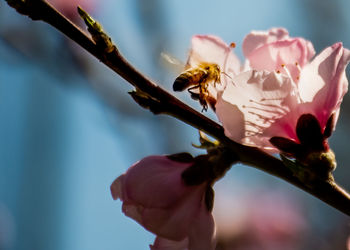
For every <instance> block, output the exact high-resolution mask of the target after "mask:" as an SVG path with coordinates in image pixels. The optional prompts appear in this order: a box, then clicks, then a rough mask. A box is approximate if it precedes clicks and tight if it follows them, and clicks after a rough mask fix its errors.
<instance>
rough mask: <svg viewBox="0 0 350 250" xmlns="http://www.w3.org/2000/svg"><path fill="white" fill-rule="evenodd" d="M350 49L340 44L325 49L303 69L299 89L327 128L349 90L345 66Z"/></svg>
mask: <svg viewBox="0 0 350 250" xmlns="http://www.w3.org/2000/svg"><path fill="white" fill-rule="evenodd" d="M349 61H350V51H349V50H348V49H345V48H343V46H342V44H341V43H336V44H334V45H333V46H331V47H328V48H326V49H325V50H323V51H322V52H321V53H320V54H319V55H318V56H317V57H316V58H315V59H314V60H313V61H312V62H311V64H310V65H308V66H307V67H305V69H304V70H303V71H302V74H301V78H300V82H299V92H300V95H301V98H302V100H303V101H304V102H312V105H311V109H312V110H313V113H314V115H316V117H317V119H318V120H319V122H320V124H321V127H322V128H324V126H325V124H326V122H327V120H328V118H329V116H330V115H331V114H332V113H333V112H338V110H339V108H340V104H341V102H342V99H343V96H344V95H345V93H346V92H347V90H348V80H347V78H346V75H345V69H346V66H347V64H348V63H349Z"/></svg>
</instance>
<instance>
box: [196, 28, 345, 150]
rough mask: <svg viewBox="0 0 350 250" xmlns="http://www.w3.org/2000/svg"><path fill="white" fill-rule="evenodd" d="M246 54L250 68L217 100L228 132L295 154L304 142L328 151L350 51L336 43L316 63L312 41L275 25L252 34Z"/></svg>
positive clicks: (242, 140)
mask: <svg viewBox="0 0 350 250" xmlns="http://www.w3.org/2000/svg"><path fill="white" fill-rule="evenodd" d="M243 52H244V54H245V56H246V57H247V61H246V63H245V67H244V70H242V71H241V72H240V73H238V74H236V75H235V76H233V77H232V79H230V80H228V83H227V85H226V87H225V89H224V90H223V91H221V92H220V93H219V95H218V100H217V104H216V114H217V116H218V118H219V119H220V121H221V122H222V124H223V127H224V130H225V134H226V136H228V137H229V138H230V139H232V140H234V141H237V142H240V143H243V144H245V145H249V146H257V147H260V148H262V149H264V150H266V151H269V152H271V153H274V152H278V151H279V150H281V151H286V152H287V153H291V154H293V153H295V152H293V151H296V150H298V151H299V152H300V151H302V150H301V148H300V147H299V145H302V146H303V149H305V148H306V149H307V150H309V151H317V150H319V151H327V150H328V144H327V140H326V139H327V138H328V137H329V136H330V135H331V132H332V130H333V129H334V127H335V123H336V121H337V118H338V115H339V108H340V104H341V101H342V99H343V96H344V94H345V93H346V92H347V87H348V81H347V79H346V76H345V68H346V66H347V64H348V62H349V61H350V51H349V50H348V49H345V48H343V46H342V44H341V43H336V44H334V45H332V46H330V47H328V48H326V49H325V50H323V51H322V52H321V53H320V54H319V55H317V56H316V57H315V58H314V59H313V60H312V61H311V62H310V61H309V60H310V59H311V57H312V56H313V55H314V49H313V47H312V44H311V43H310V42H309V41H306V40H304V39H302V38H290V37H289V36H288V33H287V31H286V30H284V29H271V30H270V31H269V32H252V33H251V34H249V35H248V36H247V37H246V38H245V40H244V42H243ZM203 53H206V52H205V51H203ZM227 67H229V65H228V66H227ZM310 131H311V134H310V133H309V132H310ZM312 131H313V132H312ZM272 137H274V139H273V140H272V141H271V138H272ZM281 138H282V139H281ZM271 142H272V143H271ZM289 151H290V152H289Z"/></svg>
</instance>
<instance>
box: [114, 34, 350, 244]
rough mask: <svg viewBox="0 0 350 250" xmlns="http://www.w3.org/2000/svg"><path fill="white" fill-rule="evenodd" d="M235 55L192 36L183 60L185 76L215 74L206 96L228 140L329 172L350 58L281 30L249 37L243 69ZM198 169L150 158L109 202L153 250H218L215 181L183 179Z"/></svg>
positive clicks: (117, 185)
mask: <svg viewBox="0 0 350 250" xmlns="http://www.w3.org/2000/svg"><path fill="white" fill-rule="evenodd" d="M232 48H233V46H232V44H226V43H225V42H224V41H223V40H221V39H220V38H219V37H216V36H212V35H197V36H194V37H193V38H192V46H191V50H190V53H189V58H188V60H187V67H188V68H196V67H198V65H199V64H200V63H203V62H207V63H215V64H217V65H218V66H219V68H220V71H221V72H222V74H221V77H220V82H219V83H215V82H214V83H210V84H209V85H208V86H207V91H208V95H209V96H210V97H211V98H210V100H214V107H213V108H214V110H215V113H216V115H217V117H218V119H219V121H220V122H221V123H222V126H223V128H224V131H225V135H226V136H227V137H228V138H230V139H232V140H234V141H236V142H239V143H241V144H244V145H248V146H254V147H258V148H260V149H262V150H264V151H266V152H268V153H271V154H273V153H282V154H284V155H286V156H288V157H292V158H295V159H297V160H298V161H300V162H301V163H302V164H305V165H310V166H316V165H317V166H320V168H321V169H323V171H326V172H327V171H333V170H334V168H335V164H336V163H335V157H334V154H333V152H332V151H331V150H330V148H329V145H328V141H327V139H328V138H329V136H330V135H331V134H332V132H333V130H334V129H335V124H336V122H337V120H338V117H339V110H340V104H341V102H342V99H343V96H344V95H345V93H346V92H347V89H348V81H347V78H346V75H345V69H346V66H347V64H348V63H349V61H350V51H349V50H348V49H346V48H344V47H343V46H342V44H341V43H335V44H333V45H332V46H330V47H327V48H325V49H324V50H323V51H322V52H320V53H319V54H318V55H316V56H315V50H314V47H313V45H312V43H311V42H310V41H308V40H306V39H304V38H300V37H290V36H289V34H288V32H287V30H285V29H283V28H273V29H270V30H268V31H253V32H251V33H250V34H248V35H247V36H246V37H245V39H244V41H243V44H242V49H243V54H244V56H245V61H244V63H241V62H240V60H239V59H238V57H237V56H236V55H235V54H234V53H233V51H232ZM210 104H211V105H213V102H211V103H210ZM195 164H196V162H195V159H194V158H193V159H188V160H187V161H178V160H174V159H172V158H171V157H170V158H169V157H167V156H150V157H146V158H144V159H142V160H141V161H139V162H137V163H135V164H134V165H133V166H132V167H130V168H129V170H128V171H127V172H126V173H125V174H123V175H121V176H120V177H118V178H117V179H116V180H115V181H114V182H113V184H112V186H111V191H112V195H113V198H114V199H120V200H121V201H123V212H124V213H125V214H126V215H127V216H129V217H131V218H133V219H134V220H136V221H137V222H138V223H140V224H141V225H142V226H143V227H145V228H146V229H147V230H149V231H151V232H153V233H155V234H156V235H157V238H156V240H155V242H154V244H153V245H152V246H151V249H168V250H171V249H174V250H175V249H178V250H180V249H190V250H196V249H198V250H206V249H208V250H210V249H214V248H215V223H214V219H213V216H212V214H211V207H210V206H208V202H207V200H208V197H211V198H213V197H212V196H210V195H208V190H212V189H211V186H212V185H213V184H214V182H215V181H213V179H208V180H204V181H201V182H199V183H197V184H195V185H193V184H191V185H189V184H188V183H186V181H185V180H184V178H183V177H184V174H183V173H184V172H185V171H186V170H187V169H189V168H191V167H192V166H194V165H195ZM208 188H209V189H208Z"/></svg>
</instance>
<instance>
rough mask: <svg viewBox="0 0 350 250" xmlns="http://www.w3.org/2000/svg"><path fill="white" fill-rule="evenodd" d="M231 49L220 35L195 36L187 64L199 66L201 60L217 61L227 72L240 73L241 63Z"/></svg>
mask: <svg viewBox="0 0 350 250" xmlns="http://www.w3.org/2000/svg"><path fill="white" fill-rule="evenodd" d="M231 50H232V48H231V47H230V46H229V45H227V44H226V43H225V42H224V41H223V40H221V39H220V38H219V37H216V36H212V35H196V36H193V37H192V46H191V50H190V54H189V57H188V61H187V65H189V66H190V67H197V66H198V64H199V63H201V62H208V63H216V64H218V65H219V66H220V69H221V71H224V72H225V73H226V74H229V75H231V74H233V75H235V74H238V73H239V71H240V67H241V63H240V61H239V59H238V57H237V56H236V55H235V54H234V53H232V51H231Z"/></svg>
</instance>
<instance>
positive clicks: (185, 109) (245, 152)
mask: <svg viewBox="0 0 350 250" xmlns="http://www.w3.org/2000/svg"><path fill="white" fill-rule="evenodd" d="M7 2H8V4H9V5H10V6H12V7H14V8H15V9H16V10H17V11H18V12H20V13H21V14H24V15H27V16H29V17H30V18H32V19H33V20H42V21H44V22H46V23H48V24H50V25H52V26H54V27H55V28H56V29H58V30H59V31H61V32H62V33H63V34H65V35H66V36H68V37H69V38H70V39H72V40H73V41H75V42H76V43H77V44H79V45H80V46H81V47H83V48H84V49H85V50H87V51H88V52H89V53H91V54H92V55H93V56H95V57H96V58H97V59H99V60H100V61H101V62H102V63H104V64H105V65H107V66H108V67H109V68H110V69H112V70H113V71H115V72H116V73H117V74H119V75H120V76H121V77H123V78H124V79H125V80H126V81H128V82H129V83H130V84H131V85H133V86H134V87H135V88H136V89H138V90H140V91H141V92H143V93H145V94H146V96H148V99H147V98H146V99H144V100H137V101H138V102H139V104H141V105H142V106H146V107H147V108H149V109H150V110H151V111H153V112H154V113H166V114H169V115H172V116H174V117H176V118H178V119H180V120H182V121H183V122H185V123H187V124H190V125H191V126H193V127H195V128H197V129H200V130H202V131H204V132H206V133H207V134H209V135H211V136H213V137H214V138H216V139H218V140H219V141H220V142H221V143H223V144H224V145H226V146H227V147H229V148H230V149H231V150H232V153H233V154H236V155H237V156H238V158H239V159H240V161H241V162H243V163H245V164H247V165H250V166H252V167H255V168H258V169H260V170H262V171H264V172H267V173H269V174H271V175H274V176H277V177H279V178H281V179H284V180H286V181H287V182H289V183H291V184H293V185H295V186H297V187H299V188H301V189H303V190H304V191H306V192H308V193H310V194H311V195H313V196H315V197H317V198H319V199H320V200H322V201H324V202H325V203H327V204H329V205H331V206H333V207H334V208H336V209H338V210H340V211H342V212H343V213H345V214H347V215H350V195H349V194H348V193H347V192H346V191H345V190H343V189H342V188H341V187H339V186H338V185H337V184H336V183H334V182H326V181H319V182H317V183H316V184H314V185H313V186H312V187H310V186H309V185H306V184H304V183H302V182H301V181H300V180H299V179H297V178H296V177H295V176H293V173H292V172H291V171H290V170H289V169H288V168H287V167H286V166H285V165H284V164H283V163H282V161H280V160H279V159H277V158H275V157H273V156H271V155H269V154H266V153H265V152H263V151H261V150H259V149H257V148H253V147H248V146H244V145H241V144H238V143H236V142H234V141H232V140H230V139H228V138H227V137H226V136H225V134H224V130H223V128H222V126H220V125H219V124H217V123H216V122H214V121H212V120H210V119H209V118H207V117H206V116H204V115H203V114H201V113H199V112H197V111H196V110H194V109H192V108H191V107H189V106H187V105H186V104H184V103H183V102H181V101H180V100H178V99H177V98H175V97H174V96H173V95H171V94H169V93H168V92H167V91H165V90H164V89H163V88H161V87H159V86H158V85H157V84H156V83H154V82H153V81H152V80H150V79H148V78H147V77H145V76H144V75H143V74H141V73H140V72H139V71H137V70H136V69H135V68H134V67H133V66H132V65H131V64H130V63H129V62H128V61H127V60H126V59H125V58H124V57H123V56H122V55H121V54H120V53H119V51H118V50H117V49H115V50H113V51H112V52H108V51H103V50H101V49H100V48H99V46H97V45H96V44H95V42H94V41H93V40H91V39H90V38H89V37H88V36H87V35H86V34H85V33H84V32H82V31H81V30H80V29H79V28H78V27H77V26H76V25H74V24H73V23H72V22H70V21H69V20H68V19H67V18H65V17H64V16H63V15H62V14H61V13H59V12H58V11H57V10H56V9H54V8H53V7H52V6H51V5H50V4H48V3H47V2H46V1H42V0H7ZM133 97H134V99H135V98H136V99H137V98H138V96H137V95H136V96H135V95H133ZM140 102H141V103H140Z"/></svg>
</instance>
